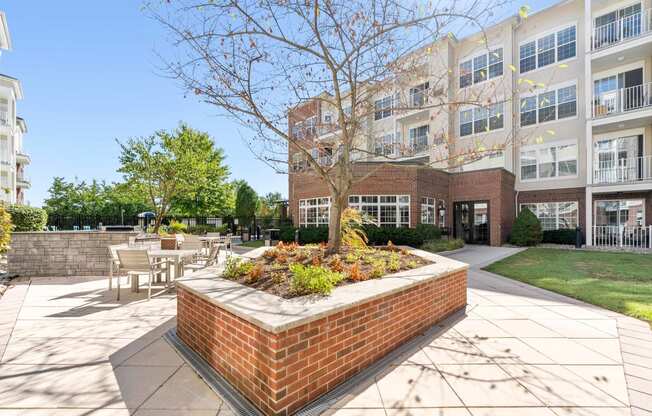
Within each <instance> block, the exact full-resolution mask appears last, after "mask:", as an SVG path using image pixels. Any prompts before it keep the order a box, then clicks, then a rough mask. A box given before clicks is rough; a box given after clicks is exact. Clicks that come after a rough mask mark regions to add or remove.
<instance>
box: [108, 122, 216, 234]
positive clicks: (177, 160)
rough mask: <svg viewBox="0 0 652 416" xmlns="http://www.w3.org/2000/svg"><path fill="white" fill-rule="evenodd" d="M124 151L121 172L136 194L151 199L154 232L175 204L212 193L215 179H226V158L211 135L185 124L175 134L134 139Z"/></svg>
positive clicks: (163, 133)
mask: <svg viewBox="0 0 652 416" xmlns="http://www.w3.org/2000/svg"><path fill="white" fill-rule="evenodd" d="M118 143H119V144H120V147H121V154H120V163H121V166H120V168H119V169H118V172H120V173H122V174H123V175H124V180H125V183H126V184H127V185H128V186H129V187H130V188H131V189H132V190H133V191H134V192H139V193H142V194H143V195H145V196H146V197H147V200H148V203H149V204H151V206H153V207H154V208H153V210H154V213H155V214H156V217H155V222H154V232H158V229H159V227H160V226H161V222H162V220H163V217H164V216H165V215H167V214H168V213H169V212H170V211H171V209H172V208H173V204H174V202H175V201H179V200H182V199H184V198H190V199H193V198H195V197H196V195H198V190H206V189H210V184H211V181H212V178H213V177H215V176H219V177H224V175H225V174H228V173H226V171H225V167H224V166H223V165H222V162H223V159H224V156H223V153H222V151H221V150H220V149H217V148H215V146H214V143H213V140H211V138H210V136H209V135H208V134H207V133H204V132H200V131H197V130H194V129H192V128H190V127H189V126H187V125H185V124H181V126H180V127H179V128H177V129H176V130H174V131H172V132H167V131H163V130H161V131H157V132H156V133H154V134H153V135H151V136H149V137H141V138H132V139H129V140H127V141H126V142H125V143H121V142H118Z"/></svg>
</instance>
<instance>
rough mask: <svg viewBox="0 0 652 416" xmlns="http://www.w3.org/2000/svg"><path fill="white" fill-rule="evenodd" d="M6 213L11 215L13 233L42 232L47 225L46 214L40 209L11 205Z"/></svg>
mask: <svg viewBox="0 0 652 416" xmlns="http://www.w3.org/2000/svg"><path fill="white" fill-rule="evenodd" d="M7 212H9V215H11V222H12V223H13V224H14V231H43V229H44V228H45V226H46V225H47V223H48V213H47V212H46V211H45V210H44V209H41V208H36V207H28V206H26V205H11V206H10V207H9V208H8V209H7Z"/></svg>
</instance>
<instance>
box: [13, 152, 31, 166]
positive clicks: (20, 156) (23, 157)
mask: <svg viewBox="0 0 652 416" xmlns="http://www.w3.org/2000/svg"><path fill="white" fill-rule="evenodd" d="M31 162H32V158H31V157H30V156H29V155H28V154H27V153H23V152H16V163H19V164H22V165H28V164H30V163H31Z"/></svg>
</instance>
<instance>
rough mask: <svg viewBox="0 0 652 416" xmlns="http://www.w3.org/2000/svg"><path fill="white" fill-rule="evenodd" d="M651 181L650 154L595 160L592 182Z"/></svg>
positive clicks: (651, 163) (651, 161) (651, 160)
mask: <svg viewBox="0 0 652 416" xmlns="http://www.w3.org/2000/svg"><path fill="white" fill-rule="evenodd" d="M638 181H652V156H640V157H632V158H628V159H618V160H617V161H613V160H608V161H600V162H596V163H595V166H594V169H593V183H595V184H615V183H632V182H638Z"/></svg>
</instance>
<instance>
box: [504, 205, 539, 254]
mask: <svg viewBox="0 0 652 416" xmlns="http://www.w3.org/2000/svg"><path fill="white" fill-rule="evenodd" d="M542 240H543V230H542V229H541V221H539V219H538V218H537V216H536V215H534V213H533V212H532V211H530V210H529V209H528V208H523V209H522V210H521V212H520V213H519V214H518V216H517V217H516V220H515V221H514V226H513V227H512V235H511V238H510V241H511V243H512V244H514V245H517V246H536V245H537V244H539V243H540V242H541V241H542Z"/></svg>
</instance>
